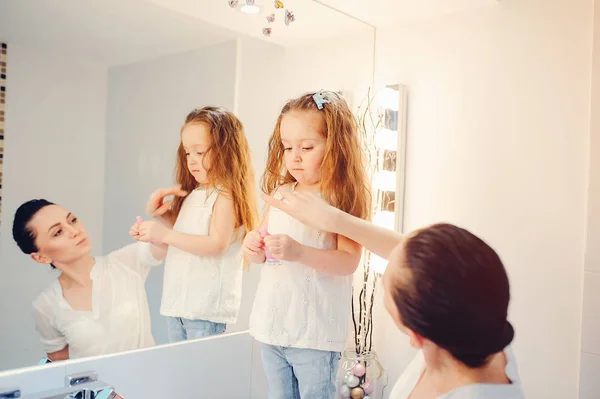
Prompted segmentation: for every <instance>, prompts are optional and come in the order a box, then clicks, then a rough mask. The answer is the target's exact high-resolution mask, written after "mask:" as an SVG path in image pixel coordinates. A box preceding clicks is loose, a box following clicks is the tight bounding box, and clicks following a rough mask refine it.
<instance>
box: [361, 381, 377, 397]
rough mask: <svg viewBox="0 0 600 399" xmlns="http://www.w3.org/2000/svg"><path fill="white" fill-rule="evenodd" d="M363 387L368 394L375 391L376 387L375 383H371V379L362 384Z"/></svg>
mask: <svg viewBox="0 0 600 399" xmlns="http://www.w3.org/2000/svg"><path fill="white" fill-rule="evenodd" d="M362 389H364V391H365V393H366V394H367V395H370V394H372V393H373V390H374V389H375V387H374V386H373V384H371V381H369V380H367V381H365V382H364V383H363V384H362Z"/></svg>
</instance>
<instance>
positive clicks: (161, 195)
mask: <svg viewBox="0 0 600 399" xmlns="http://www.w3.org/2000/svg"><path fill="white" fill-rule="evenodd" d="M169 195H176V196H179V197H185V196H186V195H187V192H186V191H183V190H182V189H181V185H180V184H178V185H176V186H173V187H170V188H161V189H158V190H156V191H155V192H153V193H152V194H151V195H150V199H149V200H148V202H147V203H146V212H147V213H148V215H149V216H152V217H153V218H155V217H160V216H162V215H164V214H165V213H166V212H167V211H168V210H170V209H171V205H172V204H173V200H168V201H165V197H167V196H169Z"/></svg>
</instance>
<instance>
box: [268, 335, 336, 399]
mask: <svg viewBox="0 0 600 399" xmlns="http://www.w3.org/2000/svg"><path fill="white" fill-rule="evenodd" d="M261 354H262V364H263V369H264V371H265V377H267V383H268V385H269V392H268V398H269V399H333V398H334V397H335V378H336V375H337V369H338V364H339V362H340V353H339V352H328V351H320V350H315V349H300V348H289V347H283V346H273V345H267V344H263V345H262V351H261Z"/></svg>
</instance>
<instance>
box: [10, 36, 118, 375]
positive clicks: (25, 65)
mask: <svg viewBox="0 0 600 399" xmlns="http://www.w3.org/2000/svg"><path fill="white" fill-rule="evenodd" d="M106 82H107V78H106V69H102V68H100V67H97V66H95V65H89V64H84V63H80V62H75V61H72V60H69V59H65V58H61V57H59V56H57V55H54V54H52V53H43V52H40V51H34V50H31V49H29V48H23V47H20V46H17V45H12V44H10V43H9V44H8V60H7V101H6V126H5V130H6V133H5V140H4V171H3V179H2V180H3V182H2V185H3V190H2V191H3V198H2V220H1V224H2V227H1V229H0V236H1V238H0V275H1V276H2V278H0V315H2V319H3V323H2V328H1V329H0V342H1V343H2V345H0V370H3V369H8V368H13V367H21V366H26V365H31V364H36V363H37V361H38V360H39V359H40V358H41V357H42V356H43V355H44V352H43V347H42V346H41V344H40V342H39V338H38V336H37V333H36V332H35V330H34V326H33V319H32V317H31V302H32V301H33V300H34V299H35V297H36V296H37V295H38V294H39V292H40V291H41V290H42V289H43V288H44V287H45V286H46V285H47V284H48V283H49V281H50V280H51V279H52V278H53V276H54V274H53V273H51V272H50V271H49V268H48V267H46V266H43V265H40V264H37V263H35V262H33V261H32V260H31V259H29V258H28V257H27V256H26V255H24V254H23V253H21V252H20V250H19V248H18V247H17V245H16V244H15V242H14V241H13V238H12V222H13V216H14V213H15V211H16V209H17V207H18V206H19V205H20V204H21V203H23V202H25V201H28V200H30V199H33V198H46V199H48V200H49V201H53V202H56V203H58V204H60V205H62V206H64V207H66V208H68V209H69V210H70V211H72V212H74V213H75V214H77V215H78V216H79V218H80V219H81V220H82V221H83V223H84V224H85V225H86V227H87V230H88V232H89V234H90V237H91V239H92V242H93V247H94V252H98V251H100V250H101V248H102V222H103V201H104V198H103V192H104V146H105V137H106V133H105V132H106V126H105V118H106Z"/></svg>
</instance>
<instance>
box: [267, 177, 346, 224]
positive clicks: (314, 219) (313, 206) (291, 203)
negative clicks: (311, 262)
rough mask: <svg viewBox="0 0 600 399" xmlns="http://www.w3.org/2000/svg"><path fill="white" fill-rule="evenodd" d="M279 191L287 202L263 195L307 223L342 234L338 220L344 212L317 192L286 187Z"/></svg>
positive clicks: (279, 207) (273, 203) (268, 202)
mask: <svg viewBox="0 0 600 399" xmlns="http://www.w3.org/2000/svg"><path fill="white" fill-rule="evenodd" d="M278 192H279V193H280V194H281V195H282V196H283V199H285V200H286V202H283V200H278V199H275V198H274V197H272V196H270V195H266V194H262V195H261V197H262V199H263V200H264V201H265V202H266V203H267V204H269V205H271V206H274V207H275V208H278V209H280V210H282V211H283V212H285V213H287V214H288V215H290V216H292V217H293V218H295V219H297V220H299V221H300V222H302V223H304V224H306V225H309V226H311V227H314V228H316V229H318V230H323V231H328V232H330V233H338V234H341V233H340V232H338V231H336V228H337V223H336V221H337V219H338V218H339V215H340V214H341V213H343V212H342V211H340V210H339V209H337V208H335V207H333V206H331V205H329V204H328V203H327V202H325V201H324V200H323V199H321V198H320V197H319V196H318V195H317V194H316V193H313V192H300V191H293V192H292V191H291V190H290V189H289V188H286V187H282V188H280V189H279V191H278Z"/></svg>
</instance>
